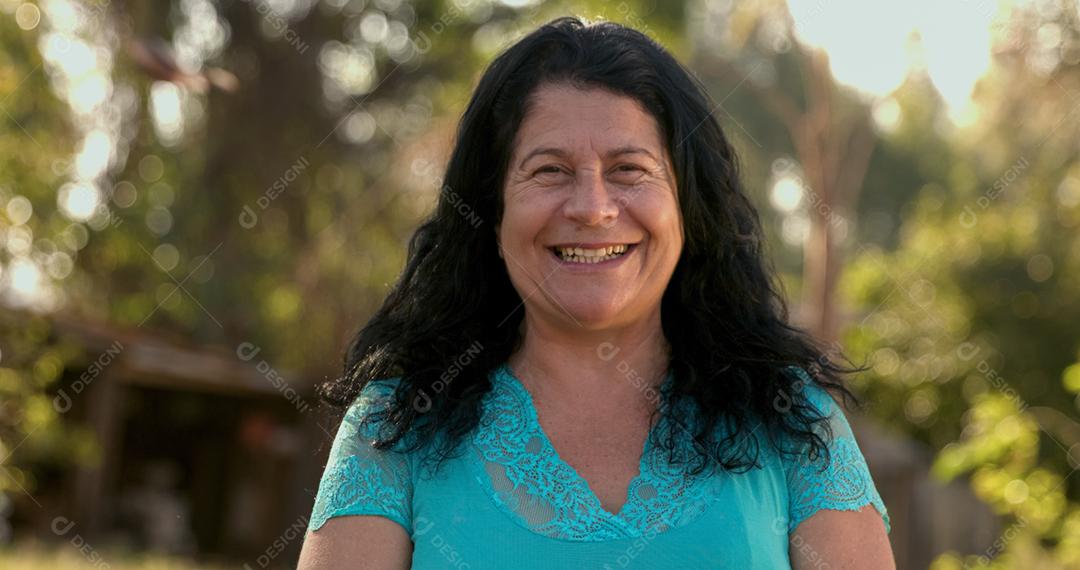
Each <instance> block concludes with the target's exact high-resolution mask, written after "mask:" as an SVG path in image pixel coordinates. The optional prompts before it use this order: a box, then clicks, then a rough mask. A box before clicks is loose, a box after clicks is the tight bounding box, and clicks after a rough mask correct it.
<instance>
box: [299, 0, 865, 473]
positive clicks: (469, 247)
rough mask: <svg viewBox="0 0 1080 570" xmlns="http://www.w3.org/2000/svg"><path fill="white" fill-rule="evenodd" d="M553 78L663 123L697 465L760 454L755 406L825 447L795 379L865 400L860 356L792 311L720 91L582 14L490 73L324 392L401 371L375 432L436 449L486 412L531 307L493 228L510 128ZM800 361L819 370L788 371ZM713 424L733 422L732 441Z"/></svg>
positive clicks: (666, 304) (347, 395)
mask: <svg viewBox="0 0 1080 570" xmlns="http://www.w3.org/2000/svg"><path fill="white" fill-rule="evenodd" d="M549 82H553V83H566V84H570V85H574V86H579V87H595V88H602V89H605V90H608V91H610V92H613V93H616V94H619V95H625V96H628V97H631V98H633V99H635V100H637V101H638V102H640V103H641V104H642V105H643V106H644V107H645V109H646V110H647V111H648V112H649V113H650V114H651V115H652V116H653V118H654V119H655V120H656V121H657V122H658V124H659V125H660V126H661V127H662V129H663V134H664V136H665V139H666V144H667V148H668V149H669V151H670V153H671V157H672V163H673V165H674V168H675V171H676V176H675V179H676V180H677V185H678V202H679V205H680V208H681V209H682V215H683V226H684V227H683V231H684V235H685V243H684V248H683V251H682V253H681V256H680V258H679V260H678V263H677V265H676V268H675V271H674V273H673V275H672V277H671V281H670V282H669V284H668V286H667V289H666V291H665V292H664V295H663V298H662V301H661V303H662V304H661V315H662V329H663V333H664V335H665V337H666V339H667V341H668V343H669V345H670V347H671V353H670V356H671V361H670V367H671V368H670V369H671V371H672V372H673V374H674V382H673V385H672V386H673V389H672V396H671V397H672V398H675V399H678V400H680V401H682V400H684V399H686V398H689V399H692V400H693V402H695V403H696V404H697V405H696V406H692V407H691V409H692V410H694V412H693V413H695V414H697V416H698V419H699V420H701V421H698V422H696V423H695V424H694V425H696V426H697V429H696V431H695V432H694V433H693V435H694V438H693V441H694V444H695V449H696V450H697V453H695V454H692V455H694V456H695V457H692V460H693V463H694V466H693V472H694V473H695V474H697V473H699V472H700V471H701V470H702V469H703V468H705V467H706V466H708V465H713V466H716V465H718V466H721V467H723V468H724V469H726V470H745V469H749V468H751V467H756V466H759V465H758V453H759V442H758V440H757V439H756V438H752V437H744V436H747V435H748V434H750V432H751V430H750V429H749V426H750V425H751V422H752V421H754V420H756V419H760V420H762V421H763V424H764V425H767V426H768V427H769V429H768V430H766V432H767V433H768V434H769V441H770V442H771V443H772V444H773V445H774V446H776V449H777V450H779V451H781V452H792V453H793V452H796V451H795V450H790V449H787V448H786V447H785V446H783V445H778V444H779V443H780V442H781V441H793V442H795V443H796V444H797V446H798V449H799V450H801V451H798V452H799V453H803V454H805V453H807V451H808V450H809V454H810V455H811V456H812V457H816V456H817V455H818V454H821V453H824V454H825V456H826V457H827V456H828V444H827V442H826V441H825V439H824V438H823V437H822V433H824V435H825V436H827V437H831V431H830V430H829V429H828V422H827V421H825V418H823V417H822V416H821V414H819V413H817V410H816V409H815V408H814V407H813V406H811V405H810V404H809V402H808V401H807V400H806V399H805V398H804V397H802V396H801V395H800V394H801V391H800V390H799V388H800V385H801V383H802V382H805V381H806V380H811V379H812V381H813V382H815V383H817V384H818V385H820V386H823V387H830V388H834V389H836V390H838V391H840V392H841V393H843V394H844V395H845V397H847V398H849V399H851V400H853V401H856V402H857V400H856V399H855V397H854V395H853V394H852V393H851V392H850V391H848V390H847V389H846V388H845V387H844V385H843V383H842V381H841V379H840V376H839V375H840V374H842V373H850V372H857V371H860V370H863V368H855V369H850V368H843V367H841V366H840V365H839V364H837V362H836V361H835V360H833V358H832V357H830V355H829V354H828V351H826V350H825V349H824V348H823V347H822V346H821V345H820V344H819V343H818V342H817V341H815V340H814V339H813V338H812V337H811V336H810V335H809V334H807V333H806V332H804V331H802V330H800V329H798V328H795V327H793V326H791V325H789V324H788V322H787V321H788V309H787V306H786V303H785V301H784V299H783V297H782V296H781V294H780V293H778V291H780V287H779V283H778V281H777V280H776V276H775V269H774V268H773V267H772V265H771V262H769V261H767V259H766V256H765V254H764V251H763V250H764V244H763V233H762V230H761V226H760V221H759V218H758V213H757V210H756V209H755V208H754V206H753V205H752V204H751V203H750V201H749V200H748V199H747V196H746V194H745V193H744V191H743V188H742V183H741V181H740V176H739V163H738V159H737V157H736V155H735V152H734V150H733V149H732V147H731V145H730V144H729V143H728V140H727V138H726V137H725V135H724V133H723V131H722V130H721V129H720V126H719V124H718V123H717V122H716V120H715V119H714V118H713V116H712V113H711V111H712V110H713V109H714V108H715V106H714V105H713V103H712V102H711V100H710V98H709V97H708V95H707V94H706V92H705V89H704V87H703V86H702V85H701V84H700V83H699V81H698V80H697V79H696V78H695V77H694V76H693V75H692V74H691V73H690V72H689V71H687V70H686V69H685V68H683V67H682V65H681V64H679V63H678V62H677V61H676V60H675V58H674V57H672V56H671V55H670V54H669V53H668V52H667V51H666V50H665V49H664V48H663V47H661V46H660V45H658V44H657V43H656V42H655V41H653V40H652V39H650V38H649V37H648V36H646V35H645V34H642V33H641V32H638V31H636V30H634V29H631V28H628V27H625V26H622V25H619V24H615V23H610V22H598V23H587V22H583V21H581V20H580V19H578V18H574V17H562V18H558V19H555V20H552V21H551V22H549V23H547V24H546V25H544V26H542V27H540V28H539V29H537V30H535V31H533V32H532V33H530V34H529V35H527V36H525V37H524V38H522V39H521V40H520V41H518V42H516V43H515V44H514V45H512V46H511V47H509V48H508V49H507V50H506V51H504V52H503V53H502V54H500V55H499V56H498V57H497V58H496V59H495V60H494V62H493V63H492V64H491V65H490V66H489V67H488V69H487V70H486V71H485V73H484V74H483V76H482V77H481V79H480V81H479V84H478V85H477V87H476V91H475V92H474V94H473V96H472V99H471V101H470V102H469V105H468V108H467V109H466V110H465V113H464V115H463V116H462V118H461V122H460V124H459V126H458V131H457V141H456V144H455V146H454V149H453V152H452V154H451V156H450V159H449V163H448V164H447V166H446V173H445V178H444V180H443V186H442V190H441V192H440V195H439V199H438V204H437V205H436V207H435V210H434V212H433V213H432V214H431V215H430V216H429V217H428V218H427V219H426V220H425V221H424V222H423V223H422V224H421V225H420V227H419V228H418V229H417V230H416V232H415V234H413V236H412V238H411V239H410V241H409V247H408V258H407V263H406V266H405V269H404V271H403V273H402V275H401V277H400V279H399V280H398V281H397V283H396V284H395V285H394V287H393V288H392V289H391V291H390V293H389V294H388V295H387V298H386V300H385V302H384V303H383V305H382V307H381V308H379V310H378V311H377V312H376V313H375V314H374V316H373V317H372V318H371V320H370V321H369V322H368V323H367V324H366V325H365V326H363V327H362V328H361V329H360V331H359V332H358V333H357V334H356V336H355V338H354V339H353V340H352V342H351V343H350V345H349V347H348V349H347V353H346V355H345V367H344V375H343V376H342V377H340V378H338V379H335V380H331V381H328V382H325V383H323V384H322V385H320V386H319V389H318V394H319V396H320V397H321V399H322V400H323V401H324V402H325V403H326V404H329V405H330V406H331V407H332V408H334V409H335V410H336V411H338V412H339V413H340V412H342V411H343V410H344V409H345V408H347V407H348V406H349V405H350V404H351V403H352V402H353V401H354V400H355V399H356V397H357V396H358V395H359V394H360V392H361V390H363V389H364V387H365V386H366V385H367V384H368V383H370V382H372V381H374V380H376V379H381V378H399V379H400V380H399V381H398V382H397V384H396V386H397V387H396V390H395V391H394V396H393V398H391V399H390V403H389V405H387V406H385V407H384V409H381V410H379V411H378V412H377V413H374V414H372V415H371V418H370V419H372V421H378V422H380V423H381V424H382V427H383V428H385V429H383V430H382V431H380V434H381V435H380V437H379V438H378V439H377V440H376V441H374V442H373V444H374V445H375V447H377V448H379V449H388V448H391V447H395V448H398V447H403V448H404V449H407V450H416V449H419V448H420V447H421V446H423V447H426V448H427V449H428V450H429V453H428V454H427V457H428V458H429V459H432V458H433V459H435V460H437V463H441V461H442V460H443V459H446V458H447V457H449V456H451V455H453V454H454V451H455V450H456V449H458V447H459V444H460V442H461V440H462V439H463V437H464V436H465V435H466V434H468V433H469V432H471V431H472V430H473V429H474V428H475V427H476V426H477V424H478V423H479V419H480V418H479V416H480V400H481V398H482V397H483V396H484V395H485V394H486V393H487V392H488V391H489V390H490V388H491V384H490V380H489V379H488V374H489V373H490V372H491V371H493V370H494V369H495V368H497V367H498V366H499V365H501V364H502V363H504V362H506V361H507V359H508V358H509V356H510V355H511V354H512V353H513V352H514V351H515V350H517V348H518V347H519V343H520V341H521V334H520V331H519V325H520V324H521V322H522V318H523V311H522V310H519V309H520V308H521V305H522V299H521V298H520V296H519V295H518V293H517V292H516V290H515V289H514V288H513V286H512V285H511V282H510V278H509V276H508V274H507V271H506V266H505V262H504V261H503V260H502V259H501V258H500V257H499V255H498V251H497V245H496V241H495V232H494V230H493V229H492V227H493V225H494V224H497V223H498V221H499V220H500V219H501V216H502V209H503V197H502V181H503V178H504V174H505V172H506V168H507V163H508V160H509V157H510V153H511V151H512V148H511V145H512V141H513V139H514V134H515V133H516V132H517V129H518V128H519V125H520V124H521V122H522V119H523V117H524V115H525V113H526V110H527V108H528V104H529V98H530V96H531V94H533V93H534V91H535V90H536V89H537V87H538V86H539V85H541V84H544V83H549ZM485 222H486V223H487V224H490V225H486V224H485ZM845 360H846V359H845ZM848 362H850V361H848ZM792 366H795V367H799V368H801V369H803V371H807V370H809V371H810V374H809V375H806V376H803V375H801V374H792V373H791V372H790V370H789V367H792ZM448 378H449V380H448ZM803 378H805V380H804V379H803ZM676 408H677V407H676V406H670V405H669V406H663V407H660V409H658V410H656V412H655V413H658V414H659V413H663V414H666V415H669V417H671V419H674V420H676V421H682V419H680V418H675V417H672V416H673V414H671V410H673V409H676ZM720 425H725V426H727V427H728V428H729V429H728V430H727V433H728V435H726V436H725V437H723V438H720V437H719V434H718V433H717V430H716V428H717V427H718V426H720ZM818 426H820V427H822V429H817V427H818ZM440 433H441V434H442V435H443V436H445V437H437V436H438V435H439V434H440ZM676 434H677V432H676V430H670V432H669V437H668V438H667V439H668V440H667V441H663V442H659V445H662V446H663V447H664V448H666V449H667V450H668V451H669V457H670V460H671V461H673V462H674V461H679V460H680V459H678V458H677V456H681V455H682V454H679V453H676V451H675V447H676V442H675V441H674V439H673V438H674V436H675V435H676ZM406 436H408V437H406ZM399 442H400V443H401V444H402V445H401V446H398V444H399ZM432 442H437V444H435V445H430V446H429V445H428V444H430V443H432ZM437 466H438V465H437V464H436V468H437Z"/></svg>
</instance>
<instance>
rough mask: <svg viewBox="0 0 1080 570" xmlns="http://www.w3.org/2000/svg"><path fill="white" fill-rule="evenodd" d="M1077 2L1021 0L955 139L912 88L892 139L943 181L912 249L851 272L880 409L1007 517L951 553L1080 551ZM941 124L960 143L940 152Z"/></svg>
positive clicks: (1077, 560)
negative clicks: (979, 541) (969, 119)
mask: <svg viewBox="0 0 1080 570" xmlns="http://www.w3.org/2000/svg"><path fill="white" fill-rule="evenodd" d="M1048 7H1050V8H1054V9H1050V8H1048ZM1076 10H1077V7H1076V5H1075V4H1074V3H1068V2H1062V3H1045V5H1043V6H1042V7H1041V8H1038V9H1035V8H1034V7H1028V8H1018V9H1017V11H1016V12H1015V13H1014V14H1013V15H1012V17H1011V19H1010V20H1009V21H1008V22H1007V23H1005V24H1003V25H1002V26H1001V27H1000V28H998V29H997V30H996V32H997V35H998V38H997V42H998V43H997V49H996V54H997V57H996V63H997V65H996V66H995V67H994V69H993V72H992V73H991V74H990V75H989V76H987V77H986V78H984V79H983V80H982V81H981V83H980V85H979V87H978V91H977V104H978V112H979V117H980V120H978V121H975V122H973V123H972V124H971V125H970V126H968V127H966V128H958V129H952V130H951V131H949V132H947V133H945V136H944V137H941V135H940V134H938V133H937V131H939V130H940V129H935V125H937V124H939V123H938V118H935V117H933V115H932V114H931V115H927V114H926V113H925V112H923V111H921V110H920V109H919V108H918V107H913V106H912V104H911V102H910V101H908V102H905V103H904V105H903V106H902V116H903V119H902V122H903V123H904V126H903V127H902V128H901V129H899V130H898V131H897V132H896V133H895V134H894V135H893V136H892V137H891V140H890V144H894V145H896V147H897V148H900V149H910V151H911V152H912V153H913V154H916V153H917V154H920V155H923V158H921V159H919V160H917V161H916V162H915V164H918V165H919V171H920V173H921V174H922V175H923V176H925V178H926V180H927V183H926V184H925V185H924V186H923V187H922V188H921V190H920V192H919V196H918V198H917V200H916V201H915V210H914V211H913V212H912V214H911V215H910V216H909V218H908V219H907V220H906V221H905V223H904V225H903V227H902V231H901V234H900V241H899V245H898V247H897V249H896V250H895V251H887V250H884V249H883V248H879V247H867V248H865V249H864V250H863V251H861V252H860V253H859V255H858V256H857V258H856V260H855V261H854V263H852V265H851V266H850V267H849V269H848V270H847V272H846V273H845V279H844V282H843V284H842V291H843V292H844V295H845V297H847V298H848V299H850V300H851V301H853V302H855V303H856V304H857V305H858V306H860V307H862V310H861V313H860V315H859V318H858V320H857V321H856V322H855V323H853V326H851V327H849V328H848V329H847V331H846V336H845V338H846V340H847V341H848V343H849V345H850V346H851V347H852V348H853V350H854V351H855V352H856V353H858V354H863V355H867V356H868V357H869V358H870V360H871V362H872V363H873V366H874V370H873V371H872V373H868V374H865V375H862V376H860V377H859V378H858V381H859V385H860V388H861V389H862V391H863V392H864V393H866V394H867V395H869V396H870V398H871V399H872V400H874V402H875V408H874V413H875V415H876V416H877V417H878V418H879V419H880V420H881V421H883V422H887V423H889V424H890V425H891V426H892V427H893V428H894V429H896V430H902V431H904V432H907V433H909V434H910V435H913V436H915V437H917V438H919V439H920V440H922V441H924V442H926V443H928V444H930V445H931V446H932V447H933V448H935V449H939V450H940V453H939V455H938V457H937V460H936V463H935V466H934V471H935V473H936V474H937V475H938V476H939V477H941V478H942V479H943V480H948V479H951V478H954V477H957V476H961V475H965V476H967V477H969V478H970V483H971V486H972V488H973V489H974V491H975V492H976V494H978V495H979V496H980V497H981V498H982V499H983V500H985V501H986V502H987V503H988V504H990V505H991V506H993V507H994V509H995V510H997V512H999V513H1001V515H1002V517H1003V532H1002V533H1001V535H1000V537H999V539H998V540H997V541H996V542H995V543H994V545H993V547H992V548H991V549H990V550H988V551H987V552H985V553H982V554H981V555H979V556H967V557H961V556H959V555H956V554H948V555H945V556H943V557H941V558H940V559H939V560H938V561H937V562H936V564H935V568H941V569H950V568H960V567H962V566H963V567H971V566H969V565H979V566H982V565H987V566H992V567H1002V568H1075V567H1080V541H1078V540H1077V537H1078V536H1080V502H1078V499H1080V497H1078V492H1080V479H1078V478H1077V476H1076V475H1074V473H1075V471H1076V469H1077V467H1080V423H1078V421H1077V419H1078V413H1077V412H1078V404H1080V400H1078V399H1076V398H1075V394H1076V392H1077V391H1080V383H1078V382H1077V379H1076V370H1077V368H1076V367H1075V362H1076V361H1077V359H1078V358H1080V353H1078V348H1080V327H1078V325H1077V321H1076V316H1077V315H1080V281H1078V280H1077V276H1078V275H1080V255H1078V254H1080V232H1077V226H1078V225H1080V155H1078V147H1077V144H1076V141H1077V140H1080V132H1078V131H1080V128H1078V126H1080V122H1078V121H1077V116H1078V115H1077V112H1078V110H1080V68H1078V64H1080V25H1078V15H1077V11H1076ZM938 138H941V139H942V140H944V141H946V142H947V143H948V147H947V149H944V151H942V150H938V151H937V152H935V153H934V154H933V155H931V154H928V153H926V152H925V149H926V148H927V147H926V145H928V144H931V145H934V146H935V147H936V148H938V149H940V148H941V147H940V144H935V143H934V139H938ZM1070 365H1072V367H1070Z"/></svg>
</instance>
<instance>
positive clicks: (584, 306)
mask: <svg viewBox="0 0 1080 570" xmlns="http://www.w3.org/2000/svg"><path fill="white" fill-rule="evenodd" d="M563 309H565V310H566V312H567V313H569V314H570V316H572V317H573V318H574V320H575V321H576V322H577V323H578V324H580V325H581V326H583V327H585V328H588V329H593V328H598V327H603V326H604V325H607V324H610V323H613V322H615V321H616V320H618V319H619V318H620V316H625V315H624V314H623V311H622V310H621V309H622V306H621V305H614V304H597V303H587V302H571V303H566V304H564V305H563Z"/></svg>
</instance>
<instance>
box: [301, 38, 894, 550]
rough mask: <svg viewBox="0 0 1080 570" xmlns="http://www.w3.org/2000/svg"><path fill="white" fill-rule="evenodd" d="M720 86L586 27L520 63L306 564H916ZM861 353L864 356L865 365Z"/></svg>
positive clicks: (362, 357) (419, 234) (397, 338)
mask: <svg viewBox="0 0 1080 570" xmlns="http://www.w3.org/2000/svg"><path fill="white" fill-rule="evenodd" d="M713 108H714V106H713V105H712V104H711V102H710V101H709V100H708V98H707V96H706V95H705V94H704V91H703V90H702V88H701V86H700V85H699V84H698V83H697V82H696V81H695V80H694V79H693V77H692V76H691V75H690V74H689V73H688V72H687V71H685V70H684V69H683V68H682V67H681V66H680V65H679V64H678V63H677V62H676V61H675V60H674V59H673V58H672V57H671V56H670V55H669V54H668V53H667V52H666V51H665V50H663V49H662V48H661V47H659V46H658V45H657V44H655V43H654V42H653V41H651V40H650V39H648V38H647V37H646V36H644V35H643V34H641V33H639V32H636V31H634V30H631V29H628V28H625V27H623V26H619V25H616V24H611V23H598V24H585V23H582V22H581V21H580V20H578V19H575V18H560V19H557V20H554V21H552V22H550V23H549V24H547V25H545V26H543V27H541V28H540V29H539V30H537V31H535V32H533V33H532V34H530V35H529V36H527V37H525V38H524V39H522V40H521V41H519V42H518V43H516V44H515V45H513V46H512V47H510V48H509V49H508V50H507V51H506V52H504V53H503V54H502V55H500V56H499V57H498V58H497V59H496V60H495V61H494V62H493V63H492V65H491V66H490V68H489V69H488V70H487V71H486V73H485V74H484V75H483V77H482V78H481V80H480V83H479V85H478V86H477V88H476V92H475V93H474V95H473V97H472V100H471V101H470V103H469V106H468V109H467V110H466V112H465V114H464V116H463V118H462V120H461V124H460V127H459V131H458V138H457V143H456V146H455V148H454V150H453V153H452V155H451V157H450V160H449V164H448V166H447V170H446V174H445V179H444V186H443V191H442V193H441V195H440V197H439V202H438V205H437V207H436V211H435V212H434V214H433V215H432V216H431V217H430V219H428V220H427V221H426V222H425V223H424V224H423V225H421V227H420V228H419V229H418V230H417V231H416V234H415V235H414V236H413V238H412V241H411V243H410V246H409V252H408V262H407V265H406V267H405V270H404V273H403V275H402V276H401V278H400V280H399V281H398V283H397V284H396V285H395V287H394V288H393V290H392V291H391V292H390V294H389V296H388V297H387V299H386V302H385V303H384V305H383V306H382V308H380V309H379V311H378V312H377V313H376V314H375V316H374V317H373V318H372V319H371V321H370V322H369V323H368V324H367V325H366V326H365V327H364V328H363V329H362V330H361V331H360V332H359V333H358V334H357V335H356V338H355V339H354V340H353V342H352V344H351V346H350V347H349V351H348V355H347V358H346V366H345V375H344V376H343V377H342V378H341V379H339V380H336V381H333V382H329V383H327V384H326V385H324V386H323V387H322V390H321V394H322V396H323V398H324V399H325V400H326V401H327V402H329V403H331V404H333V405H335V406H337V407H339V408H341V409H344V408H347V412H346V413H345V415H344V419H343V421H342V423H341V426H340V427H339V429H338V433H337V436H336V438H335V440H334V443H333V446H332V449H331V452H330V460H329V463H328V464H327V466H326V470H325V471H324V473H323V477H322V480H321V483H320V486H319V490H318V495H317V498H316V503H315V507H314V510H313V513H312V517H311V519H310V522H309V530H310V532H309V533H308V535H307V538H306V540H305V544H304V548H303V552H302V553H301V559H300V567H301V568H306V569H311V568H408V567H410V566H412V567H414V568H436V567H437V568H443V567H451V568H474V569H475V568H625V567H632V568H708V567H731V568H787V567H789V566H791V567H795V568H821V567H828V568H892V567H893V566H894V563H893V559H892V555H891V552H890V548H889V542H888V537H887V536H886V534H887V532H888V524H889V521H888V515H887V513H886V510H885V506H884V504H883V503H882V501H881V498H880V497H879V495H878V492H877V490H876V489H875V487H874V484H873V481H872V480H871V478H870V474H869V472H868V470H867V468H866V463H865V461H864V460H863V456H862V455H861V453H860V452H859V449H858V447H857V445H856V443H855V440H854V438H853V437H852V434H851V431H850V429H849V426H848V424H847V421H846V419H845V418H844V415H843V412H842V411H841V410H840V408H839V406H838V405H837V404H836V403H835V401H834V400H833V399H832V397H831V396H830V395H829V393H828V392H826V391H825V390H824V387H831V388H834V389H835V390H837V391H838V392H839V393H842V394H845V395H847V396H851V394H850V393H849V392H847V391H846V389H844V388H843V386H842V384H841V382H840V378H839V374H840V373H844V372H851V371H853V370H850V369H845V368H841V367H840V366H839V365H837V364H835V363H834V362H833V360H832V359H830V358H829V356H828V355H826V354H825V353H824V352H823V351H822V350H821V349H820V348H819V347H818V346H817V345H816V344H815V343H814V342H813V341H812V340H811V339H809V338H808V337H807V336H806V335H805V334H803V333H802V332H800V331H799V330H797V329H795V328H793V327H792V326H789V325H788V324H787V322H786V320H787V309H786V306H785V304H784V301H783V299H782V297H781V296H780V295H779V294H778V293H777V290H778V287H777V286H776V285H775V277H774V276H773V274H772V273H771V272H770V271H769V269H768V264H767V263H766V262H765V258H764V256H763V253H762V232H761V229H760V227H759V221H758V216H757V212H756V211H755V209H754V208H753V206H752V205H751V204H750V202H749V201H748V200H747V198H746V196H745V194H744V192H743V189H742V187H741V183H740V180H739V173H738V167H737V162H736V157H735V155H734V153H733V151H732V148H731V146H730V145H729V144H728V141H727V140H726V138H725V136H724V134H723V132H722V131H721V129H720V127H719V125H718V124H717V122H716V121H715V120H714V119H713V117H712V115H711V110H712V109H713ZM856 370H857V369H856Z"/></svg>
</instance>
